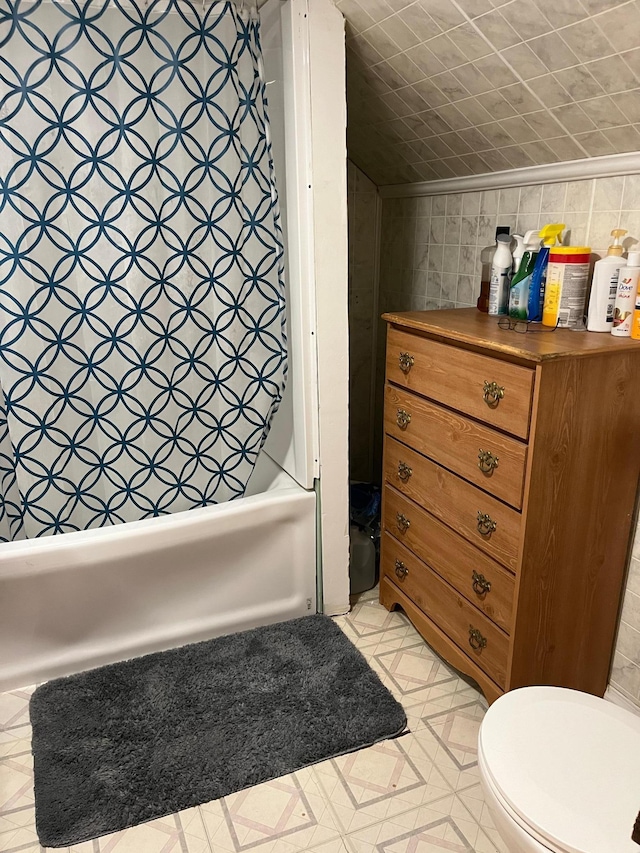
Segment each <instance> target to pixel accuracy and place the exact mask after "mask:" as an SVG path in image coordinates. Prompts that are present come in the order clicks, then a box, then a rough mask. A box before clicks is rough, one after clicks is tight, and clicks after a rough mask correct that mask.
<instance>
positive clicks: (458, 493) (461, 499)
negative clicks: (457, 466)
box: [384, 436, 521, 571]
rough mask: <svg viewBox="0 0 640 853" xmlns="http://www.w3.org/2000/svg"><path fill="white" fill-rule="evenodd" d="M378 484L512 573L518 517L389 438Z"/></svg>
mask: <svg viewBox="0 0 640 853" xmlns="http://www.w3.org/2000/svg"><path fill="white" fill-rule="evenodd" d="M384 479H385V481H386V482H387V483H389V484H391V485H392V486H395V487H396V488H397V489H398V491H400V492H402V494H404V495H406V496H407V497H409V498H411V500H414V501H415V502H416V503H418V504H420V506H423V507H424V508H425V509H426V510H428V511H429V512H430V513H431V514H432V515H435V516H436V518H438V519H440V521H443V522H444V523H445V524H447V525H449V527H452V528H453V529H454V530H456V531H457V532H458V533H460V535H461V536H464V537H465V539H468V540H469V541H470V542H471V543H472V544H473V545H476V546H477V547H478V548H481V549H482V550H483V551H485V552H486V553H487V554H490V555H491V556H492V557H493V558H494V559H495V560H498V562H500V563H502V564H503V565H504V566H507V568H509V569H511V570H512V571H515V569H516V566H517V563H518V548H519V543H520V524H521V516H520V513H519V512H516V510H514V509H511V508H510V507H508V506H506V504H503V503H502V502H501V501H498V500H496V499H495V498H492V497H491V496H490V495H487V494H486V493H485V492H483V491H481V490H480V489H478V488H476V487H475V486H472V485H471V484H470V483H467V482H465V481H464V480H462V479H461V478H460V477H458V476H456V474H452V473H451V472H450V471H447V470H446V469H445V468H442V467H441V466H440V465H436V463H435V462H432V461H431V460H430V459H427V458H426V457H425V456H422V455H421V454H420V453H417V452H416V451H415V450H411V448H409V447H406V446H405V445H403V444H400V442H399V441H396V440H395V439H393V438H391V437H390V436H387V437H386V438H385V448H384Z"/></svg>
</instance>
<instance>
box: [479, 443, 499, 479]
mask: <svg viewBox="0 0 640 853" xmlns="http://www.w3.org/2000/svg"><path fill="white" fill-rule="evenodd" d="M497 467H498V457H497V456H494V455H493V453H492V452H491V451H490V450H483V449H482V448H481V447H480V448H479V452H478V468H479V469H480V470H481V471H482V473H483V474H491V473H493V471H494V470H495V469H496V468H497Z"/></svg>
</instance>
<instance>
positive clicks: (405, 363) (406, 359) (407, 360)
mask: <svg viewBox="0 0 640 853" xmlns="http://www.w3.org/2000/svg"><path fill="white" fill-rule="evenodd" d="M398 361H399V363H400V370H401V371H402V372H403V373H408V372H409V371H410V370H411V368H412V367H413V365H414V364H415V358H414V357H413V356H412V355H409V353H408V352H401V353H400V355H399V356H398Z"/></svg>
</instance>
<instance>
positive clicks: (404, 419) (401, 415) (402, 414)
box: [396, 409, 411, 429]
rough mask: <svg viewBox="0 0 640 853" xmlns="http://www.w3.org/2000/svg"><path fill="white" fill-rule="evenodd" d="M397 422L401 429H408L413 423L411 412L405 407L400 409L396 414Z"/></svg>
mask: <svg viewBox="0 0 640 853" xmlns="http://www.w3.org/2000/svg"><path fill="white" fill-rule="evenodd" d="M396 423H397V424H398V426H399V427H400V429H406V428H407V427H408V426H409V424H410V423H411V412H407V411H405V410H404V409H398V414H397V415H396Z"/></svg>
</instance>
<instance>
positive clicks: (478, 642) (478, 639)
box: [469, 625, 487, 652]
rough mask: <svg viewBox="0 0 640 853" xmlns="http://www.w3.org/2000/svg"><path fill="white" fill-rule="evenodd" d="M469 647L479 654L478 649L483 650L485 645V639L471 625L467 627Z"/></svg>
mask: <svg viewBox="0 0 640 853" xmlns="http://www.w3.org/2000/svg"><path fill="white" fill-rule="evenodd" d="M469 645H470V646H471V648H472V649H474V651H476V652H479V651H480V649H484V648H485V646H486V645H487V638H486V637H483V636H482V634H481V633H480V631H478V629H477V628H474V627H473V625H469Z"/></svg>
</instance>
